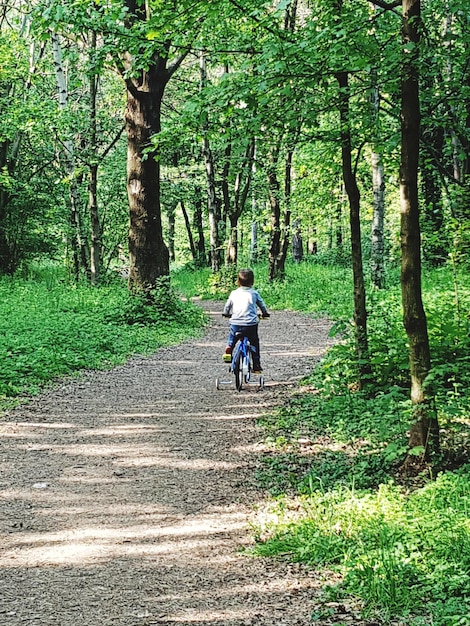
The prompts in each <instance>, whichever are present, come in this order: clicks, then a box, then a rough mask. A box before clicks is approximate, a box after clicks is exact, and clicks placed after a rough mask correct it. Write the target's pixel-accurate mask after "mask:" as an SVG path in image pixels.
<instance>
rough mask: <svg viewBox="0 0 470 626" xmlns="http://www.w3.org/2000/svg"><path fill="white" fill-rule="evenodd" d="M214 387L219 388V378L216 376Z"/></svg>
mask: <svg viewBox="0 0 470 626" xmlns="http://www.w3.org/2000/svg"><path fill="white" fill-rule="evenodd" d="M215 388H216V389H217V390H219V389H220V380H219V379H218V378H216V379H215Z"/></svg>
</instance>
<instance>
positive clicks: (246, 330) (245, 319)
mask: <svg viewBox="0 0 470 626" xmlns="http://www.w3.org/2000/svg"><path fill="white" fill-rule="evenodd" d="M254 282H255V276H254V274H253V271H252V270H250V269H244V270H240V271H239V272H238V279H237V285H238V289H235V290H234V291H232V293H231V294H230V296H229V297H228V300H227V302H226V303H225V306H224V310H223V313H222V315H223V316H224V317H229V318H230V333H229V336H228V340H227V347H226V348H225V352H224V354H223V355H222V359H223V360H224V361H225V362H226V363H230V361H231V360H232V350H233V344H234V340H235V334H236V333H243V336H245V337H247V338H248V341H249V342H250V344H251V347H252V355H253V373H254V374H259V373H261V372H262V371H263V370H262V367H261V361H260V350H259V337H258V322H259V318H258V308H259V309H260V310H261V314H262V317H269V312H268V309H267V307H266V305H265V303H264V302H263V299H262V297H261V296H260V294H259V293H258V292H257V291H256V289H253V284H254Z"/></svg>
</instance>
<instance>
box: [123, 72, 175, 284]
mask: <svg viewBox="0 0 470 626" xmlns="http://www.w3.org/2000/svg"><path fill="white" fill-rule="evenodd" d="M162 65H163V64H162V63H157V64H154V65H153V66H151V67H150V68H149V69H148V71H147V72H142V73H141V77H140V80H139V84H138V83H137V81H131V80H130V79H129V80H128V89H127V108H126V131H127V195H128V198H129V210H130V228H129V261H130V267H129V289H130V290H131V291H136V292H146V293H148V292H149V291H150V290H151V289H153V288H154V287H155V286H156V284H157V281H158V279H159V278H160V277H162V276H168V274H169V271H170V265H169V252H168V248H167V246H166V244H165V242H164V240H163V232H162V217H161V205H160V160H159V158H158V155H157V154H156V152H155V151H154V150H152V151H150V152H149V151H148V146H150V145H152V144H151V140H152V137H153V136H154V135H157V134H158V133H159V132H160V130H161V127H160V124H161V119H160V116H161V102H162V98H163V92H164V89H165V86H166V74H165V72H164V68H163V67H162ZM144 151H145V152H144Z"/></svg>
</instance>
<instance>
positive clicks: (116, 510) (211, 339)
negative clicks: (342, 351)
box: [0, 302, 359, 626]
mask: <svg viewBox="0 0 470 626" xmlns="http://www.w3.org/2000/svg"><path fill="white" fill-rule="evenodd" d="M200 304H201V306H204V308H205V309H206V310H207V311H208V312H209V314H210V323H209V325H208V327H207V329H206V332H205V335H204V336H203V337H202V338H201V339H195V340H192V341H188V342H186V343H184V344H182V345H179V346H176V347H171V348H166V349H162V350H159V351H158V352H156V354H154V355H152V356H149V357H145V358H144V357H137V358H133V359H132V360H131V361H129V362H128V363H127V364H125V365H123V366H121V367H117V368H114V369H112V370H109V371H89V372H86V373H84V374H83V375H82V376H80V378H79V379H74V380H67V381H63V382H62V383H60V384H58V385H56V386H55V387H54V388H52V389H50V390H49V391H47V392H45V393H43V394H42V395H41V396H38V397H36V398H34V399H32V400H30V401H29V402H28V403H27V404H23V405H21V406H19V407H17V408H16V409H14V410H12V411H10V412H9V413H8V414H7V415H6V416H5V417H4V419H3V420H2V421H1V422H0V467H1V473H0V496H1V503H0V541H1V543H0V624H2V625H4V626H20V625H21V626H24V625H31V626H46V625H47V626H49V625H51V626H52V625H60V626H111V625H112V626H149V625H151V624H160V625H161V624H168V625H174V624H177V625H179V626H185V625H187V626H194V625H200V626H203V625H204V626H248V625H255V624H256V625H266V626H267V625H269V626H282V625H285V626H294V625H295V626H303V625H307V624H309V625H310V624H311V623H312V613H313V611H314V605H315V601H316V598H317V596H318V590H319V588H320V587H321V585H322V584H323V583H324V580H323V575H322V574H320V573H317V572H315V571H309V570H307V569H304V568H303V567H302V566H300V565H297V564H289V563H287V562H285V561H284V560H275V559H261V558H254V557H253V556H249V555H248V554H247V551H246V550H245V549H246V548H248V547H249V546H250V544H251V543H252V534H251V532H250V522H251V521H252V520H253V519H254V517H256V515H257V514H258V513H257V512H258V511H260V510H262V507H263V503H264V502H265V501H266V499H267V494H266V493H264V492H263V491H262V489H261V488H260V487H259V486H258V485H257V483H256V477H255V475H256V468H257V465H258V463H259V458H260V455H261V454H263V445H262V443H261V437H262V434H261V431H260V430H259V427H258V426H257V425H256V421H257V418H258V417H259V416H260V415H262V414H263V413H266V412H269V411H270V410H271V409H272V408H273V407H275V406H276V405H278V404H279V403H280V402H282V401H283V400H284V399H285V397H286V396H287V395H288V394H289V390H290V389H291V388H292V386H293V385H294V383H295V382H296V381H297V380H298V379H299V378H301V377H302V376H303V375H305V374H306V373H308V372H309V371H311V370H312V368H313V367H314V365H315V362H316V361H317V360H318V358H319V357H320V355H321V354H322V353H323V352H324V351H325V349H326V347H327V346H328V344H329V339H328V330H329V324H328V322H327V321H326V320H314V319H312V318H309V317H306V316H304V315H301V314H298V313H293V312H273V314H272V316H271V318H270V320H268V321H266V322H264V321H263V322H262V323H261V325H260V339H261V352H262V361H263V367H264V372H263V373H264V378H265V386H264V389H262V390H260V389H259V387H258V385H256V384H253V385H250V386H248V387H245V388H244V389H242V391H241V392H237V391H236V390H235V387H234V384H233V382H231V383H230V384H228V385H223V386H222V388H221V389H220V390H217V389H216V385H215V379H216V377H220V378H221V380H222V381H229V380H230V377H229V375H228V366H227V365H226V364H224V363H223V362H222V359H221V355H222V351H223V348H224V346H225V340H226V336H227V321H226V320H224V319H223V318H222V316H221V314H220V312H221V310H222V304H221V303H216V302H209V303H208V302H203V303H200ZM337 619H338V615H337ZM352 619H353V618H352V617H351V616H344V620H345V621H341V620H340V621H336V622H335V623H346V622H347V623H351V621H352ZM317 623H318V622H317ZM324 623H326V622H324ZM354 623H356V624H357V623H359V622H358V621H354Z"/></svg>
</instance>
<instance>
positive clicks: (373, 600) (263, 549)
mask: <svg viewBox="0 0 470 626" xmlns="http://www.w3.org/2000/svg"><path fill="white" fill-rule="evenodd" d="M469 506H470V471H469V470H468V468H467V469H466V470H463V471H461V472H457V473H455V474H443V475H441V476H439V477H438V478H437V480H436V481H435V482H433V483H430V484H428V485H426V486H425V487H422V488H420V489H418V490H417V491H415V492H414V493H412V494H409V495H407V494H406V492H405V491H404V490H403V489H401V488H398V487H394V486H392V485H390V484H383V485H381V486H380V488H379V489H378V490H377V491H376V492H368V493H367V492H361V491H356V490H351V489H348V488H337V489H335V490H331V491H326V492H325V491H320V490H316V491H312V493H310V494H309V495H308V496H306V497H305V498H303V500H302V501H301V515H300V516H299V505H298V504H296V503H290V502H289V501H288V500H281V501H280V502H278V503H275V504H273V506H272V509H271V511H270V512H269V513H270V515H269V516H268V521H266V522H264V523H261V524H260V526H259V527H258V528H257V533H258V540H259V543H258V545H257V547H256V552H257V553H258V554H263V555H274V554H284V555H286V554H288V555H289V558H291V559H292V560H294V561H300V562H304V563H308V564H309V565H312V566H315V567H318V566H326V567H329V568H331V569H334V570H337V571H338V572H339V573H340V574H341V575H342V582H341V583H340V584H339V585H338V586H336V587H335V588H330V589H329V590H327V593H326V597H325V599H326V600H327V599H331V598H333V597H334V599H336V600H337V599H341V598H344V597H348V596H349V595H351V594H352V595H354V596H360V597H361V598H362V601H363V615H365V616H368V617H370V616H374V617H376V618H381V619H383V620H385V621H388V620H390V619H391V618H405V619H406V620H407V624H416V625H417V624H419V623H426V624H428V623H432V624H434V625H435V626H444V625H449V624H456V625H457V624H461V623H464V622H462V621H459V620H462V619H463V618H464V617H465V616H466V615H468V610H469V608H470V603H469V597H470V576H469V571H470V557H469V555H470V526H469V521H468V519H469V518H468V512H469ZM273 518H274V519H276V518H277V520H283V521H281V522H280V523H279V522H278V523H275V524H273V523H272V521H270V520H272V519H273ZM423 598H425V599H426V602H425V603H424V604H423ZM420 620H424V622H422V621H420Z"/></svg>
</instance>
